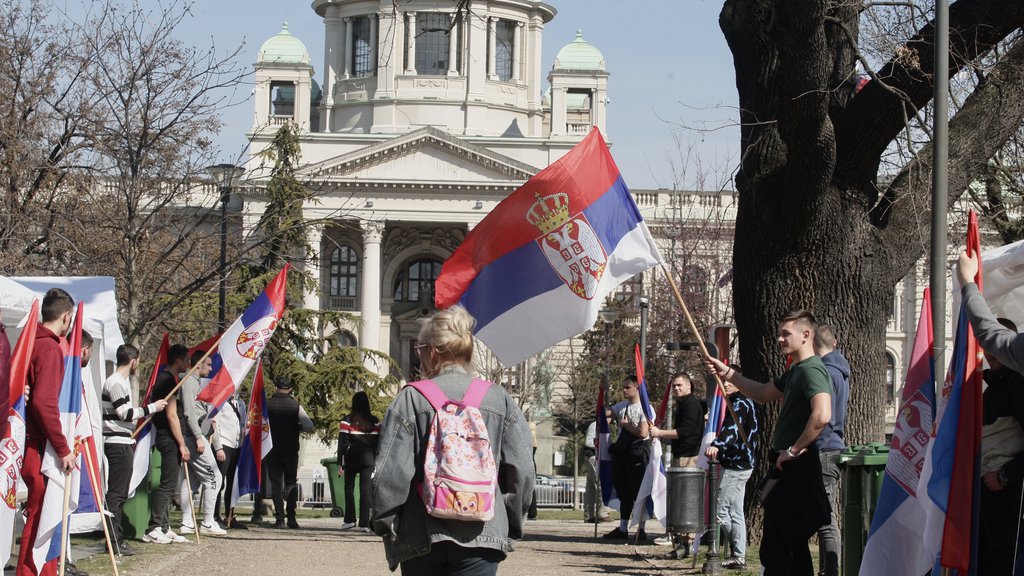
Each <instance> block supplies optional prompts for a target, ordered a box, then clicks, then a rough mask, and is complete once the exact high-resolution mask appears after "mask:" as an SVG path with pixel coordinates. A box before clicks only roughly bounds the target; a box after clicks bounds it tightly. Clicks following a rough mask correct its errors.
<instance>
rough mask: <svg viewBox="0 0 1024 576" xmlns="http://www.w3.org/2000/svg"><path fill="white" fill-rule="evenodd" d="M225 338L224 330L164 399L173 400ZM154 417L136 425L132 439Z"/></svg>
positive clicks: (149, 417)
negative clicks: (186, 381)
mask: <svg viewBox="0 0 1024 576" xmlns="http://www.w3.org/2000/svg"><path fill="white" fill-rule="evenodd" d="M223 339H224V333H223V332H222V333H221V335H220V338H217V341H216V342H214V344H213V346H210V349H209V350H207V351H206V354H203V357H202V358H200V359H199V361H198V362H196V363H195V364H193V365H192V367H191V368H189V369H188V372H186V373H185V375H184V376H183V377H181V378H179V379H178V383H177V384H175V385H174V389H172V390H171V391H170V392H168V393H167V396H164V400H165V401H167V402H170V401H171V397H172V396H174V395H175V394H177V392H178V390H180V389H181V385H182V384H183V383H184V382H185V380H188V378H189V376H192V375H193V374H195V372H196V370H198V369H199V366H200V365H201V364H202V363H203V360H206V359H207V358H209V357H210V355H211V354H213V351H214V350H216V349H218V348H220V341H221V340H223ZM152 419H153V415H152V414H150V415H149V416H146V419H145V420H143V421H142V424H139V425H138V426H136V427H135V431H134V432H132V439H133V440H134V439H135V437H136V436H138V435H139V432H140V431H141V430H142V429H143V428H145V427H146V424H149V421H150V420H152Z"/></svg>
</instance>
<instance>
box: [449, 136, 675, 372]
mask: <svg viewBox="0 0 1024 576" xmlns="http://www.w3.org/2000/svg"><path fill="white" fill-rule="evenodd" d="M660 262H661V255H660V254H659V253H658V248H657V246H656V245H655V243H654V240H653V239H652V238H651V235H650V233H649V232H648V230H647V226H646V225H645V224H644V220H643V218H642V217H641V216H640V210H639V209H637V207H636V203H635V202H634V201H633V197H632V195H631V194H630V193H629V189H628V188H627V187H626V184H625V182H623V181H622V176H620V175H619V169H618V168H616V166H615V162H614V161H613V160H612V156H611V154H610V153H609V152H608V146H607V145H606V144H605V142H604V138H602V137H601V133H600V132H599V131H598V130H597V129H596V128H595V129H594V130H593V131H591V133H590V135H589V136H587V137H586V138H585V139H584V140H583V141H582V142H580V143H579V144H578V145H577V146H576V147H575V148H573V149H572V150H570V151H569V153H568V154H566V155H565V156H563V157H562V158H561V159H559V160H558V161H556V162H555V163H554V164H552V165H551V166H549V167H547V168H545V169H544V170H542V171H541V172H540V173H539V174H537V175H536V176H534V177H533V178H531V179H530V180H529V181H527V182H526V184H524V185H523V186H522V187H521V188H519V190H516V191H515V192H514V193H512V195H511V196H509V197H508V198H506V199H505V200H503V201H502V202H501V204H499V205H498V206H497V207H496V208H495V209H494V210H493V211H492V212H491V213H490V214H488V215H487V217H486V218H484V219H483V221H482V222H480V224H478V225H477V226H476V228H474V229H473V230H472V231H471V232H470V233H469V234H468V235H466V239H465V240H464V241H463V242H462V245H461V246H459V248H458V249H457V250H456V251H455V253H453V254H452V255H451V257H450V258H448V260H447V261H446V262H445V263H444V267H443V268H442V269H441V275H440V276H439V277H438V279H437V282H436V285H435V286H436V288H435V289H436V297H435V301H436V302H435V303H436V305H437V307H438V308H440V309H444V308H448V307H449V306H452V305H453V304H462V305H463V306H465V307H466V309H467V310H469V312H470V313H471V314H473V316H474V317H475V318H476V321H477V327H476V335H477V337H478V338H480V340H481V341H482V342H483V343H484V344H486V345H487V347H488V348H490V350H491V351H492V352H494V354H495V355H496V356H497V357H498V359H499V360H501V362H502V363H504V364H505V365H507V366H510V365H513V364H517V363H519V362H521V361H523V360H525V359H526V358H529V357H530V356H532V355H534V354H536V353H538V352H540V351H541V350H543V349H545V348H547V347H548V346H551V345H552V344H555V343H557V342H560V341H562V340H565V339H566V338H570V337H572V336H575V335H577V334H579V333H580V332H583V331H585V330H588V329H590V327H591V326H593V325H594V322H595V321H596V320H597V312H598V310H599V309H600V308H601V305H602V304H603V301H604V297H605V296H606V295H607V294H609V293H610V292H612V291H613V290H614V289H615V288H616V287H617V286H618V285H619V284H621V283H622V282H624V281H626V280H628V279H629V278H632V277H633V276H635V275H637V274H639V273H641V272H643V271H644V270H647V269H648V268H651V267H652V266H655V265H656V264H658V263H660Z"/></svg>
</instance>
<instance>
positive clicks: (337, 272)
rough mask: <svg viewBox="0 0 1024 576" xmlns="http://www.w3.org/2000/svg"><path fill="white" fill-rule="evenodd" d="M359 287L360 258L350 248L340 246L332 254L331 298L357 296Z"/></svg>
mask: <svg viewBox="0 0 1024 576" xmlns="http://www.w3.org/2000/svg"><path fill="white" fill-rule="evenodd" d="M358 285H359V258H358V257H356V251H355V250H353V249H352V248H350V247H348V246H338V247H337V248H335V249H334V250H333V251H332V252H331V284H330V287H329V288H330V295H331V296H356V295H357V294H358V292H357V291H356V290H357V288H356V287H357V286H358Z"/></svg>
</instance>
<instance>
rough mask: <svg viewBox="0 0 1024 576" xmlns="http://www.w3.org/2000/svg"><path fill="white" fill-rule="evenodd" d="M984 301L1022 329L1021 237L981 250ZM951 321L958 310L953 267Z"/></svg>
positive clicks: (957, 285)
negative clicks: (987, 249)
mask: <svg viewBox="0 0 1024 576" xmlns="http://www.w3.org/2000/svg"><path fill="white" fill-rule="evenodd" d="M981 267H982V289H983V294H984V296H985V301H986V302H988V306H989V308H991V309H992V313H993V314H995V315H996V316H997V317H1002V318H1008V319H1010V320H1012V321H1013V322H1014V323H1015V324H1016V325H1017V328H1018V329H1019V330H1024V240H1021V241H1018V242H1014V243H1012V244H1007V245H1005V246H1000V247H999V248H995V249H992V250H989V251H987V252H982V253H981ZM951 288H952V290H951V291H952V293H953V325H954V327H955V326H956V321H957V317H956V315H957V314H958V313H959V311H960V282H959V281H958V280H957V275H956V269H955V268H954V270H953V282H952V284H951Z"/></svg>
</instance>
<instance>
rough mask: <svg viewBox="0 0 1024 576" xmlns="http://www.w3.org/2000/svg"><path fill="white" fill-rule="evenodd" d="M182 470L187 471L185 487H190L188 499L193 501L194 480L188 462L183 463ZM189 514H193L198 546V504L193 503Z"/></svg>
mask: <svg viewBox="0 0 1024 576" xmlns="http://www.w3.org/2000/svg"><path fill="white" fill-rule="evenodd" d="M181 464H182V469H183V470H185V485H186V486H188V499H189V500H192V480H190V479H189V477H188V462H182V463H181ZM188 510H189V512H191V513H192V529H193V530H195V532H196V544H199V523H198V522H196V504H195V502H192V505H191V506H189V507H188Z"/></svg>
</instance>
